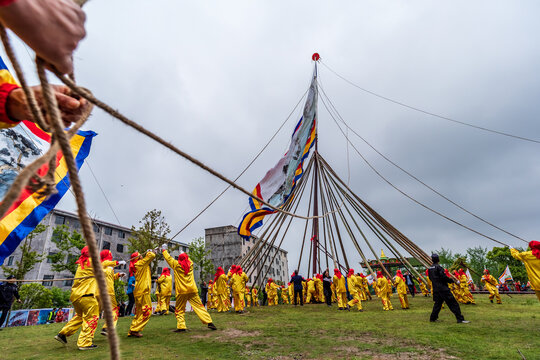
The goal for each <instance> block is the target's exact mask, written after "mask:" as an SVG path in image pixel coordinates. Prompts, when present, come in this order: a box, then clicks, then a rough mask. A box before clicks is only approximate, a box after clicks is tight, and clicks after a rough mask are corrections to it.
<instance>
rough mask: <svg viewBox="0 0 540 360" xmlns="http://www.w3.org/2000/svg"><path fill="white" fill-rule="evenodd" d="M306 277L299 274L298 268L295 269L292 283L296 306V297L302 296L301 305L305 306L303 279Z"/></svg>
mask: <svg viewBox="0 0 540 360" xmlns="http://www.w3.org/2000/svg"><path fill="white" fill-rule="evenodd" d="M303 280H304V279H303V278H302V277H301V276H300V275H298V270H295V271H294V273H293V276H292V277H291V283H293V284H294V306H296V305H297V302H296V299H297V298H298V297H299V298H300V305H301V306H304V296H303V294H302V290H303V289H302V281H303Z"/></svg>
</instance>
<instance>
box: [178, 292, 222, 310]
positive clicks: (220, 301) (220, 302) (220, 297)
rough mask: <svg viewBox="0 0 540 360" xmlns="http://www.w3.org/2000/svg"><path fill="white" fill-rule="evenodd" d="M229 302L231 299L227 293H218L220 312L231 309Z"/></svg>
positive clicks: (218, 308)
mask: <svg viewBox="0 0 540 360" xmlns="http://www.w3.org/2000/svg"><path fill="white" fill-rule="evenodd" d="M177 301H178V300H177ZM228 303H229V299H228V298H227V294H217V311H218V312H226V311H229V305H228Z"/></svg>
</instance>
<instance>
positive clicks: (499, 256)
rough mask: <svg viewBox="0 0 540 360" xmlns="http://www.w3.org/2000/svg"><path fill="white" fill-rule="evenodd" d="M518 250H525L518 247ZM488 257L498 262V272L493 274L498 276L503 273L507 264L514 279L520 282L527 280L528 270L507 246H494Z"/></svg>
mask: <svg viewBox="0 0 540 360" xmlns="http://www.w3.org/2000/svg"><path fill="white" fill-rule="evenodd" d="M516 250H518V251H524V250H523V249H521V248H516ZM486 258H487V259H489V260H491V261H493V262H494V263H495V264H496V272H495V273H492V275H493V276H495V277H498V276H499V275H501V274H502V273H503V271H504V269H505V268H506V265H508V267H509V268H510V272H511V273H512V277H513V278H514V280H516V281H517V280H519V281H520V282H522V283H523V282H527V281H528V280H527V279H528V278H527V271H526V270H525V266H524V265H523V263H522V262H521V261H519V260H516V259H514V258H513V257H512V254H511V253H510V249H509V248H507V247H496V246H495V247H494V248H493V249H491V251H489V252H488V253H487V255H486Z"/></svg>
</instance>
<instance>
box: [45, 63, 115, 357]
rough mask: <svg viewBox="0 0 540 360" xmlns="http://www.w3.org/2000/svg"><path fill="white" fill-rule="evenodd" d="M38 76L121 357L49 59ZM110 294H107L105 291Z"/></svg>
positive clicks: (112, 344) (111, 338)
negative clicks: (48, 69)
mask: <svg viewBox="0 0 540 360" xmlns="http://www.w3.org/2000/svg"><path fill="white" fill-rule="evenodd" d="M36 65H37V72H38V77H39V80H40V82H41V88H42V92H43V97H44V100H45V105H46V108H47V115H48V118H49V122H50V124H51V127H52V129H53V132H54V135H55V137H56V139H57V141H58V143H59V144H60V148H61V150H62V153H63V154H64V160H65V162H66V165H67V167H68V174H69V180H70V183H71V185H72V187H73V192H74V193H75V200H76V202H77V210H78V215H79V220H80V223H81V227H82V233H83V236H84V239H85V240H86V245H87V246H88V250H89V253H90V258H91V259H92V268H93V270H94V275H95V277H96V281H97V284H98V288H99V292H100V293H101V294H102V296H101V302H102V306H103V310H104V315H105V322H106V324H107V328H108V329H109V331H108V332H107V335H108V338H109V347H110V351H111V359H113V360H117V359H120V347H119V341H118V337H117V335H116V329H115V327H114V316H113V312H112V302H111V298H110V297H109V296H108V293H109V292H108V289H107V281H106V278H105V272H104V271H103V268H102V267H101V259H100V256H99V249H98V247H97V243H96V238H95V234H94V229H93V227H92V221H91V220H90V217H89V216H88V212H87V209H86V201H85V198H84V192H83V189H82V186H81V183H80V180H79V174H78V168H77V164H76V163H75V158H74V157H73V153H72V151H71V145H70V143H69V140H68V138H67V136H66V133H65V132H64V129H63V123H62V118H61V115H60V111H59V109H58V104H57V102H56V98H55V96H54V94H53V92H52V90H51V87H50V85H49V82H48V81H47V76H46V74H45V62H44V61H43V60H42V59H40V58H37V59H36ZM104 294H107V295H104Z"/></svg>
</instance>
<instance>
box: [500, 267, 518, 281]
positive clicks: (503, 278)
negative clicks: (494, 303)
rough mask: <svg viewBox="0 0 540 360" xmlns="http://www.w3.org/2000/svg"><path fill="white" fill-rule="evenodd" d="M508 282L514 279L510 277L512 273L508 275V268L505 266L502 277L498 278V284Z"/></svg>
mask: <svg viewBox="0 0 540 360" xmlns="http://www.w3.org/2000/svg"><path fill="white" fill-rule="evenodd" d="M508 280H512V281H514V278H513V277H512V273H510V268H509V267H508V265H506V269H504V272H503V273H502V275H501V276H499V283H501V284H504V283H505V282H507V281H508Z"/></svg>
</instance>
